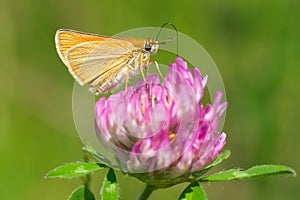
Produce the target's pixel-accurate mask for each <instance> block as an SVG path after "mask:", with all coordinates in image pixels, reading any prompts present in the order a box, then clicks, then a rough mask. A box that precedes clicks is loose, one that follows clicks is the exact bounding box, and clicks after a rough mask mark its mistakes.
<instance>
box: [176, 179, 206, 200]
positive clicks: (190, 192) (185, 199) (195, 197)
mask: <svg viewBox="0 0 300 200" xmlns="http://www.w3.org/2000/svg"><path fill="white" fill-rule="evenodd" d="M206 199H207V197H206V194H205V192H204V190H203V188H202V187H201V186H200V185H199V183H198V182H193V183H191V184H190V185H188V186H187V187H186V188H185V189H184V191H183V192H182V193H181V195H180V196H179V200H206Z"/></svg>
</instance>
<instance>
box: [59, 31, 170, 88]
mask: <svg viewBox="0 0 300 200" xmlns="http://www.w3.org/2000/svg"><path fill="white" fill-rule="evenodd" d="M163 43H164V42H157V41H156V40H145V39H123V38H112V37H107V36H100V35H96V34H90V33H83V32H79V31H74V30H65V29H60V30H58V31H57V32H56V35H55V45H56V50H57V52H58V55H59V57H60V58H61V60H62V61H63V62H64V64H65V65H66V66H67V67H68V69H69V71H70V73H71V74H72V75H73V77H74V78H75V80H76V81H77V82H78V83H79V84H80V85H86V84H90V86H91V87H90V91H91V92H92V93H95V94H102V93H104V92H106V91H109V90H111V89H113V88H115V87H117V86H119V85H120V84H121V83H122V82H124V81H125V91H126V88H127V84H128V80H129V78H130V77H132V76H133V75H136V74H138V73H139V72H141V73H142V76H143V78H144V79H145V75H144V73H143V69H144V68H145V67H148V66H149V64H150V55H151V54H155V53H156V52H157V50H158V47H159V44H163ZM156 67H157V68H158V64H157V63H156ZM158 71H159V69H158ZM159 72H160V71H159Z"/></svg>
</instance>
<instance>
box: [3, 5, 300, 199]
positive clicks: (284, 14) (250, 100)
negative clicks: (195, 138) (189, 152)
mask: <svg viewBox="0 0 300 200" xmlns="http://www.w3.org/2000/svg"><path fill="white" fill-rule="evenodd" d="M299 10H300V1H298V0H275V1H271V0H251V1H250V0H249V1H246V0H243V1H234V0H232V1H217V0H211V1H202V0H201V1H192V0H185V1H161V0H151V1H133V0H126V1H117V0H110V1H103V0H98V1H96V0H87V1H80V0H72V1H61V0H51V1H39V0H24V1H21V0H19V1H17V0H11V1H10V0H2V1H1V2H0V23H1V24H0V27H1V31H0V40H1V41H0V52H1V53H0V56H1V57H0V60H1V64H0V177H1V181H0V199H1V200H2V199H3V200H6V199H8V200H10V199H12V200H15V199H22V200H35V199H45V200H47V199H51V200H53V199H67V198H68V196H69V194H70V193H71V191H73V190H74V189H75V188H76V187H77V186H79V185H80V183H81V181H80V180H79V179H78V180H77V179H76V180H58V179H57V180H45V179H44V175H45V174H46V173H47V172H48V171H49V170H51V169H52V168H54V167H56V166H58V165H60V164H62V163H65V162H71V161H75V160H80V159H82V155H83V154H82V151H81V147H82V143H81V141H80V139H79V137H78V135H77V133H76V130H75V126H74V123H73V118H72V110H71V103H72V102H71V101H72V96H71V95H72V87H73V78H72V77H71V76H70V74H69V73H68V72H67V70H66V68H65V66H64V65H63V64H62V62H61V61H60V59H59V57H58V56H57V54H56V51H55V46H54V34H55V31H56V30H57V29H58V28H70V29H75V30H81V31H86V32H91V33H99V34H103V35H114V34H116V33H119V32H122V31H125V30H128V29H132V28H138V27H151V26H153V27H159V26H160V25H161V24H163V23H165V22H172V23H173V24H175V25H176V26H177V29H178V30H179V31H180V32H182V33H185V34H187V35H189V36H190V37H192V38H194V39H195V40H197V41H198V42H199V43H200V44H201V45H202V46H204V48H205V49H206V50H207V51H208V52H209V54H210V55H211V57H212V58H213V59H214V61H215V62H216V64H217V66H218V68H219V70H220V72H221V74H222V76H223V80H224V83H225V87H226V91H227V100H228V101H229V108H228V110H227V117H226V122H225V126H224V131H225V132H226V133H227V135H228V139H227V144H226V148H227V149H230V150H231V152H232V155H231V157H230V159H229V160H227V161H225V162H224V163H223V164H222V165H221V166H220V167H218V169H219V170H221V169H226V168H230V167H240V168H248V167H250V166H253V165H255V164H264V163H274V164H286V165H288V166H290V167H292V168H294V169H295V170H296V171H298V173H299V170H300V168H299V166H300V145H299V142H300V123H299V120H300V117H299V111H300V90H299V89H300V85H299V84H300V25H299V20H300V12H299ZM172 59H173V57H172ZM171 61H172V60H171V59H170V62H171ZM105 173H106V172H105V171H103V172H100V173H98V174H96V175H95V176H94V177H93V179H92V189H93V191H94V193H95V194H98V193H99V188H100V185H101V183H102V177H103V176H104V175H105ZM117 176H118V180H119V182H120V184H121V197H122V198H121V199H136V198H137V195H138V194H139V193H140V192H141V189H142V188H143V184H142V183H141V182H139V181H138V180H135V179H133V178H129V177H126V178H123V177H122V176H121V174H120V173H118V174H117ZM185 186H186V184H181V185H179V186H175V187H172V188H169V189H167V190H160V191H156V192H154V193H153V195H152V196H151V198H150V199H176V198H177V197H178V195H179V194H180V193H181V191H182V190H183V188H184V187H185ZM204 188H205V190H206V192H207V194H208V197H209V199H231V200H234V199H245V200H253V199H272V200H273V199H274V200H282V199H298V198H299V196H300V190H299V188H300V178H299V177H290V176H274V177H266V178H263V179H257V180H250V181H242V182H230V183H213V184H207V185H204ZM98 199H100V198H99V197H98Z"/></svg>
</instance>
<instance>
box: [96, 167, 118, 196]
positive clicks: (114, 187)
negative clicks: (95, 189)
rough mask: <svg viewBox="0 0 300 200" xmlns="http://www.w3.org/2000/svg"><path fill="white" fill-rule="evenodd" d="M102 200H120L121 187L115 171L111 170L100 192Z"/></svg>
mask: <svg viewBox="0 0 300 200" xmlns="http://www.w3.org/2000/svg"><path fill="white" fill-rule="evenodd" d="M100 195H101V198H102V200H116V199H119V186H118V183H117V179H116V175H115V173H114V170H113V169H109V171H108V173H107V175H106V177H105V179H104V182H103V186H102V189H101V192H100Z"/></svg>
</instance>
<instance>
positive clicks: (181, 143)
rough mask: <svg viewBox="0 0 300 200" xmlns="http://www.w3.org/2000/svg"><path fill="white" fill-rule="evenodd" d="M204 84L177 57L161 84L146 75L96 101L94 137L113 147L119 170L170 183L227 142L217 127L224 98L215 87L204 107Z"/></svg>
mask: <svg viewBox="0 0 300 200" xmlns="http://www.w3.org/2000/svg"><path fill="white" fill-rule="evenodd" d="M206 83H207V76H205V77H202V75H201V73H200V71H199V70H198V69H197V68H193V73H192V72H191V71H190V70H189V68H188V67H187V63H186V62H184V61H183V60H182V59H181V58H180V57H177V58H176V63H171V64H170V66H169V72H168V74H167V75H166V77H165V78H164V80H163V82H162V83H160V80H159V78H158V76H157V75H156V74H149V75H148V77H147V80H146V81H144V80H140V81H138V82H137V83H136V84H135V85H134V86H131V87H129V88H128V89H127V91H126V92H125V91H121V92H119V93H117V94H113V95H111V96H110V97H109V98H107V99H106V98H105V97H102V98H101V99H99V100H98V102H97V103H96V108H95V110H96V119H95V127H96V132H97V136H98V138H99V139H100V140H101V142H102V143H103V144H104V145H105V147H106V148H108V149H110V150H111V151H112V152H114V154H115V157H116V159H117V161H118V165H119V166H118V167H119V168H120V169H121V170H122V171H123V172H126V173H129V174H131V175H133V176H136V177H137V178H139V179H141V180H143V181H144V182H147V183H148V184H150V185H155V186H156V187H168V186H171V185H174V184H176V183H180V182H183V181H186V180H187V179H188V177H190V176H191V175H192V174H193V173H195V172H198V171H200V170H201V169H204V168H205V167H206V166H208V165H209V164H211V163H212V162H213V161H214V160H215V159H216V158H217V156H218V155H219V154H220V153H221V151H222V149H223V147H224V145H225V142H226V140H225V139H226V134H225V133H219V132H218V131H217V127H218V124H219V119H220V117H221V116H222V114H223V112H224V111H225V110H226V107H227V102H223V103H222V102H221V96H222V93H221V92H217V93H216V96H215V99H214V101H213V103H212V104H211V105H210V104H207V105H206V106H204V105H203V104H202V98H203V95H204V90H205V87H206Z"/></svg>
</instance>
